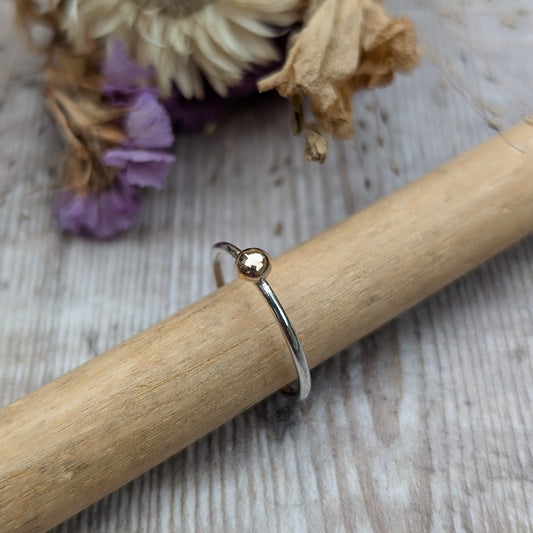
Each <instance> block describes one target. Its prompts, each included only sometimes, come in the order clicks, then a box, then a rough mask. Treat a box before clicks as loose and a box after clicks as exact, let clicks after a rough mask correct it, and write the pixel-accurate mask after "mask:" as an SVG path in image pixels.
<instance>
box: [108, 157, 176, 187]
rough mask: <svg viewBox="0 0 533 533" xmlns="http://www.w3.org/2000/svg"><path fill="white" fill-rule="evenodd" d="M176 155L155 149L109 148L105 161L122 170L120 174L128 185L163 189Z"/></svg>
mask: <svg viewBox="0 0 533 533" xmlns="http://www.w3.org/2000/svg"><path fill="white" fill-rule="evenodd" d="M174 159H175V158H174V156H173V155H170V154H166V153H164V152H156V151H155V150H121V149H118V148H117V149H114V150H108V151H107V152H106V153H105V154H104V159H103V161H104V163H105V164H106V165H109V166H111V167H116V168H118V169H119V170H120V172H119V176H120V178H121V179H122V181H123V182H124V183H127V184H128V185H137V186H138V187H153V188H154V189H162V188H163V185H164V182H165V178H166V176H167V174H168V171H169V169H170V166H171V165H172V163H173V162H174Z"/></svg>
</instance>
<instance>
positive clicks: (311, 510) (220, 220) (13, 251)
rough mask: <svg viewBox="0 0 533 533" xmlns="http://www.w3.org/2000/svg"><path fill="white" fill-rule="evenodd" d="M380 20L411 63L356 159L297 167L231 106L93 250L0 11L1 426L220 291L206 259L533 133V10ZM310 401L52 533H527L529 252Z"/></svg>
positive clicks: (500, 260) (352, 147)
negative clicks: (63, 231)
mask: <svg viewBox="0 0 533 533" xmlns="http://www.w3.org/2000/svg"><path fill="white" fill-rule="evenodd" d="M388 5H389V8H390V9H391V10H392V11H393V12H395V13H399V14H407V15H408V16H410V17H411V18H412V20H413V21H414V22H415V24H416V25H417V27H418V31H419V35H420V39H421V44H422V48H423V52H424V60H423V63H422V66H421V67H420V68H418V69H417V70H416V71H415V72H414V73H413V74H412V75H411V76H409V77H401V78H398V80H397V81H396V82H395V84H394V85H393V86H391V87H389V88H386V89H381V90H376V91H373V92H368V93H361V94H358V95H357V96H356V97H355V99H354V102H355V110H356V116H355V118H354V122H355V124H356V126H357V131H358V133H357V137H356V138H355V140H354V141H352V142H345V143H337V144H333V145H332V147H331V152H330V154H329V156H328V160H327V162H326V163H325V164H324V165H322V166H318V165H314V164H310V163H307V162H306V161H305V160H304V158H303V155H302V151H303V149H302V144H301V140H300V139H295V138H292V137H291V136H290V133H289V129H288V116H287V106H286V103H285V102H284V101H281V100H279V99H277V98H276V97H275V96H273V95H270V96H266V97H265V98H263V99H261V100H259V101H257V102H254V103H245V104H243V106H242V109H241V110H239V111H238V112H235V114H234V115H233V116H232V117H231V118H230V119H229V120H227V121H225V122H224V123H222V124H220V125H219V126H218V128H217V129H216V131H215V132H214V133H212V134H211V135H210V136H207V137H205V136H203V135H200V134H198V135H187V136H179V137H178V139H177V142H176V148H175V150H176V155H177V158H178V161H177V164H176V166H175V169H174V171H173V175H172V176H171V178H170V179H169V182H168V186H167V188H166V191H165V192H164V193H150V194H148V195H147V197H146V202H145V205H144V210H143V212H142V216H141V220H140V223H139V225H138V227H137V228H136V229H135V230H133V231H132V232H130V233H129V234H127V235H126V236H124V237H122V238H120V239H118V240H116V241H112V242H94V241H90V240H83V239H78V238H72V237H67V236H62V235H60V234H59V233H58V231H57V228H56V226H55V223H54V221H53V219H52V216H51V208H50V206H51V201H52V196H53V188H52V184H53V182H54V179H55V177H56V175H55V172H56V170H55V169H56V163H57V161H58V158H59V155H60V153H61V148H60V140H59V137H58V133H57V131H56V129H55V127H54V124H53V123H52V120H51V119H50V118H49V116H48V115H47V113H46V111H45V109H44V106H43V99H42V93H41V85H40V84H41V74H40V62H39V59H38V58H36V57H35V56H33V55H32V54H31V53H30V52H28V51H27V50H26V49H25V48H24V47H23V46H22V45H21V44H20V43H19V42H18V41H17V37H16V34H15V31H14V29H13V25H12V21H11V11H12V9H11V7H10V6H9V4H7V5H6V3H5V2H4V1H3V2H2V6H1V9H2V17H0V72H1V73H2V74H1V83H0V139H1V142H0V405H6V404H7V403H9V402H11V401H13V400H15V399H17V398H19V397H21V396H22V395H24V394H26V393H28V392H30V391H31V390H34V389H36V388H37V387H40V386H41V385H43V384H44V383H46V382H48V381H50V380H52V379H54V378H56V377H57V376H59V375H61V374H62V373H64V372H65V371H67V370H69V369H71V368H73V367H74V366H77V365H79V364H80V363H82V362H84V361H86V360H87V359H89V358H90V357H92V356H94V355H95V354H97V353H99V352H102V351H104V350H106V349H107V348H109V347H111V346H113V345H115V344H116V343H118V342H119V341H121V340H123V339H125V338H127V337H129V336H131V335H132V334H134V333H136V332H138V331H139V330H141V329H143V328H145V327H147V326H149V325H150V324H152V323H153V322H155V321H157V320H159V319H161V318H163V317H165V316H166V315H168V314H170V313H172V312H174V311H175V310H177V309H179V308H181V307H184V306H186V305H187V304H189V303H190V302H193V301H195V300H196V299H198V298H199V297H200V296H202V295H204V294H206V293H208V292H209V291H211V290H213V289H214V284H213V281H212V277H211V270H210V266H209V262H208V257H209V248H210V246H211V244H212V243H213V242H215V241H217V240H221V239H225V240H230V241H233V242H235V243H237V244H239V245H243V246H248V245H259V246H263V247H265V248H266V249H268V250H270V251H271V252H272V253H273V254H274V255H276V254H278V253H280V252H282V251H283V250H286V249H288V248H291V247H293V246H294V245H295V244H297V243H299V242H301V241H303V240H305V239H306V238H308V237H309V236H311V235H313V234H315V233H317V232H319V231H320V230H322V229H324V228H326V227H327V226H329V225H330V224H332V223H334V222H336V221H338V220H340V219H342V218H344V217H346V216H347V215H348V214H350V213H352V212H353V211H356V210H358V209H360V208H362V207H363V206H365V205H367V204H369V203H371V202H372V201H374V200H376V199H377V198H379V197H381V196H383V195H385V194H387V193H389V192H391V191H392V190H394V189H396V188H398V187H400V186H402V185H404V184H405V183H407V182H409V181H411V180H413V179H416V178H417V177H418V176H420V175H422V174H423V173H425V172H426V171H428V170H430V169H432V168H434V167H436V166H437V165H439V164H441V163H443V162H445V161H446V160H448V159H450V158H452V157H453V156H455V155H458V154H460V153H461V152H463V151H465V150H467V149H468V148H469V147H471V146H473V145H475V144H477V143H479V142H480V141H482V140H484V139H485V138H487V137H489V136H490V135H493V134H495V133H496V131H495V130H496V129H498V128H505V127H506V126H509V125H511V124H512V123H514V122H515V121H518V120H519V119H520V118H521V117H522V116H524V115H526V114H527V113H531V111H532V109H533V105H532V102H533V31H532V30H533V6H532V4H531V2H530V0H492V1H487V0H470V1H469V2H463V1H462V0H389V3H388ZM532 179H533V178H532ZM532 209H533V206H532ZM313 380H314V381H313V391H312V394H311V397H310V399H309V401H307V402H305V403H302V404H298V405H295V406H293V405H292V404H288V403H287V400H286V399H285V398H284V397H282V396H281V395H280V396H274V397H272V398H271V399H268V400H267V401H265V402H263V403H262V404H260V405H258V406H256V407H255V408H252V409H250V410H249V411H247V412H246V413H244V414H243V415H241V416H239V417H237V418H236V419H234V420H233V421H231V422H228V423H227V424H226V425H224V426H223V427H221V428H220V429H218V430H217V431H215V432H213V433H212V434H210V435H209V436H207V437H205V438H203V439H202V440H200V441H199V442H197V443H196V444H194V445H192V446H190V447H189V448H187V449H186V450H184V451H183V452H182V453H180V454H178V455H176V456H175V457H173V458H171V459H170V460H168V461H166V462H165V463H163V464H161V465H160V466H158V467H157V468H154V469H153V470H151V471H150V472H148V473H146V474H145V475H144V476H142V477H140V478H138V479H136V480H135V481H133V482H132V483H130V484H129V485H127V486H125V487H123V488H122V489H120V490H118V491H117V492H115V493H113V494H111V495H110V496H108V497H107V498H105V499H103V500H102V501H100V502H98V503H96V504H95V505H93V506H92V507H91V508H89V509H87V510H86V511H84V512H82V513H81V514H79V515H78V516H76V517H74V518H72V519H71V520H69V521H68V522H66V523H65V524H63V525H62V526H59V527H58V528H57V532H77V531H80V532H92V533H96V532H111V531H121V532H137V531H139V532H156V531H157V532H174V531H183V532H232V531H239V532H271V531H272V532H275V531H280V532H287V531H294V532H300V531H313V532H322V531H328V532H341V531H377V532H381V531H400V532H403V531H414V532H417V531H476V532H477V531H490V532H507V531H513V532H514V531H518V532H522V531H523V532H525V531H532V530H533V416H532V415H533V239H532V238H531V237H530V238H529V239H526V240H525V241H523V242H522V243H520V244H518V245H516V246H514V247H513V248H511V249H510V250H508V251H506V252H505V253H503V254H501V255H500V256H498V257H496V258H495V259H493V260H491V261H490V262H488V263H487V264H485V265H483V266H482V267H481V268H479V269H478V270H477V271H475V272H473V273H472V274H470V275H468V276H467V277H466V278H464V279H462V280H460V281H458V282H456V283H454V284H453V285H451V286H450V287H448V288H447V289H445V290H443V291H441V292H440V293H438V294H436V295H435V296H433V297H432V298H430V299H429V300H428V301H426V302H425V303H423V304H421V305H419V306H417V307H416V308H415V309H413V310H411V311H410V312H407V313H405V314H404V315H403V316H401V317H399V318H398V319H396V320H394V321H393V322H391V323H390V324H389V325H387V326H385V327H383V328H382V329H381V330H379V331H377V332H376V333H374V334H373V335H370V336H369V337H367V338H366V339H364V340H363V341H362V342H360V343H358V344H356V345H354V346H352V347H351V348H350V349H348V350H346V351H345V352H343V353H341V354H339V355H337V356H336V357H334V358H332V359H331V360H329V361H328V362H327V363H326V364H324V365H322V366H321V367H320V368H318V369H317V370H315V371H314V372H313ZM0 516H1V510H0Z"/></svg>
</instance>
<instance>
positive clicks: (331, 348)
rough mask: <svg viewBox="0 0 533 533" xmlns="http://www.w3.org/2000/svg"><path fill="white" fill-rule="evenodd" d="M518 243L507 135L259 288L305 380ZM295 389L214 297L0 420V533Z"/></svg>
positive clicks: (254, 313) (237, 305)
mask: <svg viewBox="0 0 533 533" xmlns="http://www.w3.org/2000/svg"><path fill="white" fill-rule="evenodd" d="M532 231H533V127H532V126H531V125H530V124H529V123H527V122H522V123H521V124H519V125H517V126H515V127H514V128H512V129H511V130H509V131H507V132H505V133H504V134H502V135H501V136H497V137H494V138H493V139H491V140H489V141H488V142H486V143H485V144H483V145H481V146H479V147H477V148H475V149H474V150H472V151H470V152H468V153H467V154H465V155H463V156H461V157H459V158H457V159H455V160H454V161H452V162H450V163H448V164H446V165H444V166H443V167H441V168H439V169H438V170H436V171H434V172H432V173H430V174H429V175H427V176H426V177H424V178H423V179H420V180H418V181H416V182H414V183H412V184H410V185H409V186H407V187H404V188H403V189H401V190H399V191H397V192H395V193H393V194H391V195H390V196H388V197H387V198H384V199H383V200H381V201H379V202H377V203H375V204H374V205H372V206H370V207H368V208H366V209H364V210H362V211H361V212H360V213H358V214H356V215H354V216H353V217H351V218H349V219H347V220H346V221H344V222H342V223H340V224H338V225H336V226H334V227H331V228H330V229H328V230H327V231H325V232H323V233H321V234H320V235H318V236H316V237H314V238H313V239H311V240H309V241H307V242H306V243H304V244H303V245H301V246H299V247H297V248H295V249H293V250H291V251H290V252H288V253H285V254H283V255H282V256H280V257H279V258H277V259H276V260H275V261H274V267H273V271H272V274H271V276H270V277H269V281H271V284H272V286H273V288H274V290H275V291H276V293H277V295H278V297H279V298H280V300H281V302H282V303H283V305H284V307H285V309H286V311H287V313H288V315H289V316H290V318H291V321H292V322H293V324H294V326H295V328H296V330H297V331H298V333H299V336H300V339H301V341H302V344H303V345H304V347H305V350H306V353H307V356H308V359H309V362H310V365H311V366H315V365H317V364H319V363H320V362H322V361H323V360H325V359H326V358H328V357H330V356H331V355H333V354H335V353H336V352H338V351H339V350H341V349H343V348H345V347H346V346H348V345H350V344H352V343H353V342H354V341H356V340H357V339H359V338H360V337H362V336H363V335H365V334H366V333H369V332H370V331H372V330H373V329H375V328H376V327H378V326H380V325H382V324H383V323H385V322H387V321H388V320H390V319H391V318H393V317H395V316H397V315H398V314H399V313H401V312H402V311H404V310H406V309H407V308H409V307H411V306H412V305H414V304H416V303H417V302H420V301H421V300H422V299H424V298H425V297H427V296H428V295H430V294H431V293H433V292H435V291H436V290H438V289H440V288H441V287H443V286H445V285H446V284H448V283H449V282H451V281H452V280H454V279H456V278H457V277H459V276H461V275H463V274H464V273H466V272H468V271H469V270H471V269H472V268H474V267H475V266H477V265H479V264H480V263H482V262H484V261H485V260H487V259H488V258H489V257H491V256H493V255H494V254H496V253H498V252H499V251H501V250H502V249H504V248H505V247H507V246H509V245H510V244H512V243H514V242H515V241H517V240H519V239H520V238H522V237H524V236H525V235H527V234H528V233H530V232H532ZM237 244H246V245H253V244H254V243H237ZM205 253H209V251H208V250H206V251H205ZM294 377H295V370H294V367H293V363H292V360H291V357H290V355H289V353H288V351H287V347H286V346H285V343H284V340H283V337H282V336H281V334H280V332H279V330H278V326H277V324H276V323H275V321H274V319H273V317H272V315H271V314H270V312H269V311H268V309H267V306H266V304H265V302H264V300H263V299H262V297H261V295H260V294H259V293H258V291H256V290H255V289H254V288H253V287H252V286H250V285H249V284H247V283H245V282H242V281H237V282H235V283H231V284H229V285H227V286H225V287H223V288H222V289H220V290H218V291H216V292H214V293H212V294H210V295H209V296H207V297H205V298H203V299H202V300H200V301H198V302H197V303H195V304H194V305H191V306H190V307H188V308H186V309H185V310H183V311H181V312H179V313H177V314H175V315H172V316H171V317H169V318H167V319H165V320H163V321H162V322H159V323H158V324H156V325H154V326H152V327H151V328H149V329H147V330H146V331H144V332H142V333H140V334H138V335H137V336H135V337H133V338H132V339H129V340H127V341H126V342H124V343H122V344H120V345H119V346H117V347H115V348H113V349H111V350H109V351H107V352H106V353H104V354H102V355H100V356H98V357H95V358H94V359H92V360H90V361H88V362H87V363H85V364H84V365H82V366H80V367H78V368H76V369H75V370H73V371H71V372H69V373H68V374H66V375H64V376H62V377H60V378H59V379H56V380H55V381H53V382H52V383H49V384H48V385H46V386H44V387H42V388H41V389H39V390H37V391H35V392H33V393H32V394H29V395H28V396H26V397H24V398H22V399H21V400H19V401H17V402H15V403H13V404H11V405H9V406H7V407H5V408H4V409H2V410H1V411H0V530H1V531H10V532H11V531H23V532H25V533H28V532H34V531H43V530H46V529H48V528H50V527H52V526H54V525H56V524H58V523H60V522H61V521H63V520H65V519H66V518H68V517H70V516H72V515H73V514H75V513H76V512H78V511H80V510H81V509H83V508H84V507H86V506H88V505H90V504H91V503H92V502H94V501H96V500H98V499H100V498H102V497H103V496H105V495H106V494H108V493H109V492H111V491H113V490H115V489H116V488H118V487H120V486H121V485H123V484H125V483H126V482H128V481H130V480H131V479H133V478H135V477H136V476H138V475H140V474H141V473H143V472H145V471H146V470H148V469H149V468H151V467H153V466H154V465H156V464H158V463H159V462H161V461H163V460H164V459H166V458H167V457H169V456H170V455H172V454H174V453H176V452H178V451H179V450H181V449H182V448H184V447H185V446H187V445H188V444H190V443H191V442H193V441H195V440H196V439H198V438H199V437H201V436H202V435H205V434H206V433H207V432H209V431H211V430H213V429H214V428H216V427H217V426H219V425H221V424H222V423H224V422H226V421H227V420H229V419H230V418H231V417H234V416H235V415H237V414H238V413H240V412H241V411H243V410H244V409H246V408H248V407H250V406H251V405H253V404H255V403H256V402H258V401H260V400H261V399H263V398H265V397H266V396H268V395H269V394H271V393H273V392H274V391H276V390H277V389H279V388H280V387H281V386H283V385H285V384H286V383H287V382H289V381H291V380H292V379H294ZM311 394H312V390H311Z"/></svg>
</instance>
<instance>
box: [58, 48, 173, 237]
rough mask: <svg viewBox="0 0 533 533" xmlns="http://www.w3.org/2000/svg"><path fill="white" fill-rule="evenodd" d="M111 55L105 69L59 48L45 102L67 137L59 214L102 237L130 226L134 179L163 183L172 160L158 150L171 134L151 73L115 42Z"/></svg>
mask: <svg viewBox="0 0 533 533" xmlns="http://www.w3.org/2000/svg"><path fill="white" fill-rule="evenodd" d="M110 55H111V57H109V58H108V59H107V60H106V62H105V64H104V67H103V69H102V70H103V72H104V73H105V77H102V76H101V75H100V74H98V73H97V70H98V68H97V66H96V64H95V62H94V61H92V62H91V61H90V59H89V58H88V57H85V58H77V57H76V56H73V55H72V54H69V53H68V52H66V51H65V50H64V49H58V50H57V51H56V54H55V58H56V61H53V62H51V63H50V65H49V68H48V84H47V102H48V105H49V107H50V109H51V110H52V112H53V113H54V115H55V117H56V120H57V121H58V123H59V124H60V126H61V127H62V130H63V133H64V136H65V139H66V141H67V143H68V144H69V149H68V150H67V153H66V160H65V165H64V175H63V182H64V185H65V187H66V189H65V190H63V191H62V192H61V194H60V197H59V201H58V204H57V209H56V216H57V220H58V222H59V224H60V226H61V227H62V229H64V230H66V231H71V232H75V233H79V234H82V235H88V236H94V237H99V238H108V237H112V236H113V235H114V234H115V233H117V232H120V231H124V230H126V229H129V228H130V227H131V226H132V224H133V223H134V221H135V215H136V214H137V211H138V209H139V207H140V197H139V194H138V192H137V190H136V187H154V188H156V189H160V188H161V187H162V186H163V183H164V179H165V177H166V175H167V174H168V170H169V168H170V165H171V163H172V162H173V161H174V156H173V155H170V154H167V153H164V152H162V151H160V149H161V148H168V147H169V146H171V145H172V143H173V141H174V136H173V134H172V127H171V123H170V118H169V116H168V113H167V112H166V110H165V108H164V107H163V105H162V104H161V103H160V102H159V100H158V97H157V89H155V88H154V87H150V86H148V85H147V84H148V83H149V79H150V73H149V72H148V71H147V70H146V69H141V68H139V67H138V66H137V65H135V64H134V63H133V62H132V61H131V59H130V58H129V57H128V56H127V54H125V49H124V48H123V47H122V46H121V45H120V44H119V43H116V44H114V45H113V46H111V48H110ZM114 64H116V65H117V66H118V67H119V68H120V69H121V72H122V75H123V77H122V78H121V77H118V76H117V75H116V73H115V71H114V70H113V65H114ZM59 67H61V68H59ZM76 80H77V83H76ZM140 84H142V86H139V85H140ZM102 87H103V88H105V93H104V92H102Z"/></svg>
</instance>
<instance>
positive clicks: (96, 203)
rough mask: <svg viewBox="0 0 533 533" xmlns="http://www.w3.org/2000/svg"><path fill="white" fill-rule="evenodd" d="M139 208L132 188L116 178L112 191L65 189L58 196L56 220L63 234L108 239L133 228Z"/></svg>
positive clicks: (136, 194)
mask: <svg viewBox="0 0 533 533" xmlns="http://www.w3.org/2000/svg"><path fill="white" fill-rule="evenodd" d="M140 205H141V202H140V197H139V194H138V192H137V190H136V189H135V187H133V186H132V185H129V184H128V183H125V182H124V180H122V179H120V178H118V179H116V180H115V182H114V183H113V185H112V187H111V188H109V189H105V190H102V191H98V192H90V191H89V192H85V193H84V194H80V193H79V192H78V191H76V190H75V189H66V190H65V191H63V192H62V193H61V195H60V197H59V201H58V203H57V206H56V218H57V221H58V223H59V225H60V226H61V228H62V229H64V230H66V231H70V232H72V233H76V234H78V235H85V236H89V237H98V238H100V239H108V238H109V237H113V236H114V235H116V234H117V233H119V232H121V231H125V230H127V229H130V228H131V227H132V226H133V224H134V222H135V219H136V217H137V213H138V212H139V208H140Z"/></svg>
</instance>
